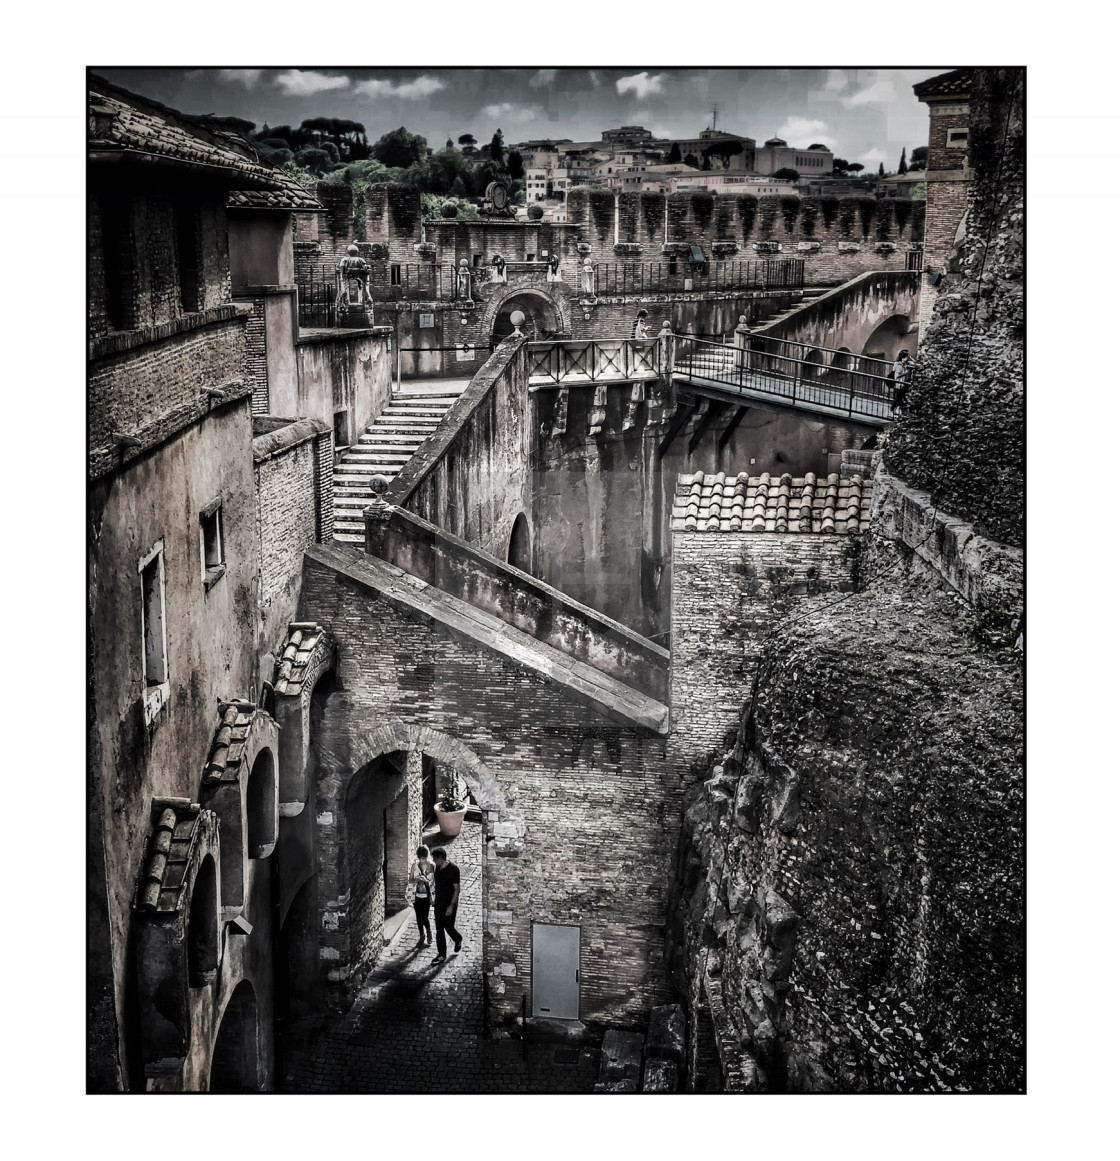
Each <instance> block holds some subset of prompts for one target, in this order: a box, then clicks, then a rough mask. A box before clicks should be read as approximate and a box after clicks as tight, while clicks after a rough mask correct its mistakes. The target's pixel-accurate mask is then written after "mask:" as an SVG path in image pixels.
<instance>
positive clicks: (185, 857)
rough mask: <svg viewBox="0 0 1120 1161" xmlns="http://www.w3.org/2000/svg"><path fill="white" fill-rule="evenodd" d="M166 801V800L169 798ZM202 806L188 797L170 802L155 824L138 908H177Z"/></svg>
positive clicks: (138, 892)
mask: <svg viewBox="0 0 1120 1161" xmlns="http://www.w3.org/2000/svg"><path fill="white" fill-rule="evenodd" d="M165 803H166V800H165ZM202 813H203V812H202V809H201V807H200V806H199V804H198V803H197V802H187V801H186V800H185V799H184V800H182V801H181V802H177V803H175V804H171V803H166V804H165V805H164V807H163V809H162V810H161V811H160V812H159V817H158V818H157V819H156V821H155V825H154V826H153V827H152V833H151V837H150V838H149V840H148V850H147V854H146V856H145V859H144V866H143V869H142V870H141V873H140V882H139V884H138V885H137V888H136V910H137V911H176V910H178V909H179V900H180V896H181V894H182V891H183V887H184V880H185V878H186V873H187V864H188V862H189V859H190V852H191V845H192V843H193V842H194V838H195V834H196V833H197V829H198V823H199V819H200V817H201V815H202Z"/></svg>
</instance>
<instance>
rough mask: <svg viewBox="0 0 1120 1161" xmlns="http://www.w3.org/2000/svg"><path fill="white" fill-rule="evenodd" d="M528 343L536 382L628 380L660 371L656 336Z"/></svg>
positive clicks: (532, 378)
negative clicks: (650, 337) (649, 337)
mask: <svg viewBox="0 0 1120 1161" xmlns="http://www.w3.org/2000/svg"><path fill="white" fill-rule="evenodd" d="M526 346H527V348H528V351H529V381H530V382H531V383H533V384H534V385H541V384H542V383H557V384H567V383H598V382H600V381H612V382H625V381H633V380H638V379H656V378H657V376H658V375H659V374H660V373H661V344H660V343H659V342H658V341H657V339H574V340H573V339H565V340H562V341H554V342H541V343H528V344H526Z"/></svg>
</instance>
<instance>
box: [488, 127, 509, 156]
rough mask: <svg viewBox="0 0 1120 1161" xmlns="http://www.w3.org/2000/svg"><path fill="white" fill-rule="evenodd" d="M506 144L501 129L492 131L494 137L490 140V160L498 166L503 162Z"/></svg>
mask: <svg viewBox="0 0 1120 1161" xmlns="http://www.w3.org/2000/svg"><path fill="white" fill-rule="evenodd" d="M505 156H506V143H505V139H504V138H503V137H502V131H501V129H495V130H494V136H493V137H491V138H490V159H491V161H496V162H497V163H498V164H499V165H502V164H503V163H504V162H505Z"/></svg>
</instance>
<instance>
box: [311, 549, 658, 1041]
mask: <svg viewBox="0 0 1120 1161" xmlns="http://www.w3.org/2000/svg"><path fill="white" fill-rule="evenodd" d="M301 616H306V617H308V618H312V619H315V620H318V621H319V622H320V623H323V624H329V625H330V626H331V628H332V631H333V632H334V633H335V635H336V637H337V638H338V641H339V651H340V670H339V679H340V686H341V687H342V691H343V692H340V693H336V694H334V695H333V696H332V698H331V700H330V702H329V703H328V706H327V708H326V711H325V712H324V715H323V720H322V728H321V729H320V730H319V732H318V734H317V736H316V739H315V743H314V744H315V747H316V753H317V759H318V763H319V770H320V773H319V780H318V797H317V800H316V810H317V815H318V818H319V819H320V827H319V832H320V848H321V850H322V851H323V852H324V859H323V862H322V863H321V866H320V884H319V890H320V898H321V899H322V900H323V901H324V908H328V907H334V911H333V914H335V915H337V916H338V917H339V919H338V922H339V923H340V924H342V926H343V927H344V926H345V915H344V914H343V913H344V911H345V909H346V908H347V907H348V906H352V905H353V896H352V895H347V893H346V888H345V886H344V885H343V884H342V883H340V882H339V881H338V879H337V877H336V871H335V870H333V868H337V867H340V866H341V865H343V863H344V860H345V854H344V853H339V848H338V844H339V842H340V841H344V837H345V836H342V835H340V833H339V831H338V828H337V827H336V826H335V825H334V819H335V818H337V811H338V805H339V803H340V802H341V801H342V799H343V798H344V797H345V793H346V785H347V783H348V781H349V778H350V775H351V774H352V773H353V771H354V768H355V767H356V766H357V765H361V764H364V763H365V761H366V758H365V755H364V753H361V756H358V757H352V755H354V754H355V753H359V752H360V747H361V745H362V740H363V739H364V738H368V737H369V736H370V735H372V734H374V733H376V731H377V730H378V729H380V728H383V727H386V725H387V724H388V725H389V726H390V731H389V732H391V733H392V734H393V736H394V737H402V738H403V737H404V727H405V726H408V727H410V728H417V729H419V730H420V731H421V733H419V734H418V735H416V736H417V739H418V741H417V743H416V747H415V748H418V749H427V751H428V752H430V753H434V754H435V756H436V757H437V758H438V759H439V760H446V758H445V755H444V753H443V752H442V751H439V750H438V749H437V747H438V745H439V744H441V743H440V740H441V739H452V740H453V741H454V743H455V745H457V746H461V747H465V748H466V749H467V750H468V751H469V753H470V754H471V755H473V756H474V757H475V759H476V760H477V763H481V764H482V765H483V766H484V767H485V769H486V770H487V771H488V772H489V776H490V778H491V779H492V781H493V782H494V784H495V786H496V787H497V788H498V789H497V791H496V792H495V793H499V794H500V795H501V796H502V798H503V800H504V803H505V807H504V811H503V817H506V818H508V819H510V820H511V821H509V822H505V823H503V822H497V823H495V822H494V821H493V819H491V820H490V821H488V823H487V826H488V831H489V833H490V834H491V835H492V836H493V837H494V838H495V841H494V842H488V843H487V844H486V854H485V863H484V870H483V880H484V906H485V908H486V920H487V931H486V945H485V949H484V969H485V970H486V972H487V975H488V978H489V982H490V996H491V1012H492V1016H493V1018H494V1020H495V1022H496V1023H498V1024H503V1023H507V1022H509V1021H511V1020H512V1019H513V1018H515V1017H516V1016H517V1015H518V1014H519V1011H520V1003H521V997H522V995H528V992H529V989H530V986H531V962H530V956H531V924H532V923H533V922H543V923H578V924H580V925H581V927H582V947H583V959H582V963H583V976H582V1016H583V1020H584V1021H585V1022H587V1023H591V1024H600V1025H601V1024H604V1023H620V1024H630V1025H631V1026H633V1025H635V1024H636V1023H638V1022H640V1021H641V1020H642V1019H643V1018H644V1013H646V1012H648V1009H649V1007H650V1006H651V1005H652V1004H655V1003H663V1002H667V1001H668V1000H669V999H670V996H669V993H668V990H667V987H666V981H665V977H664V972H663V963H664V947H663V943H662V939H663V936H662V930H663V929H662V925H663V923H664V907H665V902H666V890H667V881H668V872H669V862H670V855H671V851H672V845H673V835H674V834H675V831H676V826H677V817H678V816H677V809H678V806H679V801H680V784H679V777H678V764H677V763H676V762H675V761H671V760H667V757H666V754H667V749H666V743H665V741H664V740H663V739H660V738H654V737H648V736H644V735H642V734H641V733H639V732H638V731H636V730H633V729H629V728H626V727H622V726H616V725H612V724H611V723H610V722H609V721H607V720H606V719H604V718H602V717H600V716H598V715H597V714H596V713H595V712H594V711H592V710H591V709H589V708H587V707H584V706H582V705H580V704H577V703H576V702H574V701H572V700H570V699H569V698H568V697H566V696H564V695H563V694H562V693H560V691H559V690H558V689H557V688H556V687H554V686H553V685H551V684H549V683H547V682H546V681H544V680H543V679H542V678H541V677H539V676H536V675H535V674H534V673H532V672H531V671H530V670H529V669H527V668H523V667H522V666H520V665H515V664H513V663H512V662H509V661H504V660H502V659H500V658H499V657H498V656H497V655H496V654H494V653H492V652H490V650H489V649H486V648H483V647H481V646H478V645H474V644H471V643H469V642H468V641H467V640H466V639H464V638H461V637H459V636H458V635H452V634H450V633H448V632H446V631H444V630H442V629H441V628H440V627H439V625H437V624H434V623H431V622H429V621H427V620H425V619H420V618H416V617H409V616H406V615H404V614H403V613H402V612H398V611H397V610H396V609H395V608H394V607H393V606H392V605H390V604H389V603H388V602H386V601H384V600H381V599H378V598H377V597H376V596H375V595H374V594H373V593H372V592H371V591H369V590H368V589H365V588H364V587H363V586H362V585H361V584H360V583H359V582H357V581H356V580H353V579H351V578H350V577H347V576H342V575H340V574H339V573H338V572H337V571H335V570H334V569H333V568H331V567H328V566H326V565H324V564H322V563H319V562H318V561H316V560H315V559H314V557H313V556H311V557H309V558H308V560H307V563H306V566H305V573H304V585H303V597H302V604H301ZM392 723H401V726H400V727H398V726H395V725H392ZM425 738H427V739H430V741H428V742H424V741H423V739H425ZM403 744H407V743H405V742H402V741H395V742H394V741H390V742H387V743H386V748H391V749H397V748H400V747H401V745H403ZM478 779H479V775H478V774H477V771H470V770H468V771H467V781H468V783H469V784H471V786H472V789H474V790H476V791H477V788H478V785H479V782H478ZM487 813H488V817H489V816H490V814H491V812H490V811H488V812H487ZM495 813H496V812H495ZM517 820H520V821H519V822H518V821H517ZM509 831H513V832H517V831H520V834H521V836H522V837H521V839H520V840H519V841H514V840H513V839H512V838H510V837H509V834H508V832H509ZM340 900H341V902H332V901H340ZM332 922H334V920H332ZM322 938H323V950H324V952H325V953H327V954H326V955H325V958H324V959H323V963H324V972H325V974H326V976H327V980H328V987H329V988H330V989H331V994H332V995H334V997H335V1002H341V1003H345V1002H346V992H347V988H348V986H349V985H348V983H347V979H348V976H347V974H346V972H345V970H344V969H345V967H346V965H345V963H344V962H342V961H341V956H342V955H343V954H344V951H345V948H344V940H345V931H339V930H324V931H323V933H322ZM335 952H338V958H336V956H335V954H334V953H335ZM332 972H333V973H334V974H333V975H332V974H331V973H332Z"/></svg>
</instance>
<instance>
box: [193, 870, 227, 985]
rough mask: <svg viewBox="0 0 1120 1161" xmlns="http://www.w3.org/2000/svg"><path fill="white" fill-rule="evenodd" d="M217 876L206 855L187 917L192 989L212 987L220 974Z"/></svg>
mask: <svg viewBox="0 0 1120 1161" xmlns="http://www.w3.org/2000/svg"><path fill="white" fill-rule="evenodd" d="M218 947H219V941H218V873H217V869H216V868H215V866H214V858H213V856H212V855H207V856H206V857H205V858H204V859H203V860H202V862H201V864H200V865H199V868H198V873H197V874H196V875H195V880H194V885H193V886H192V888H191V902H190V909H189V911H188V918H187V980H188V982H189V983H190V986H191V987H192V988H204V987H206V986H207V985H208V984H212V983H213V982H214V980H215V978H216V977H217V974H218Z"/></svg>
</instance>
